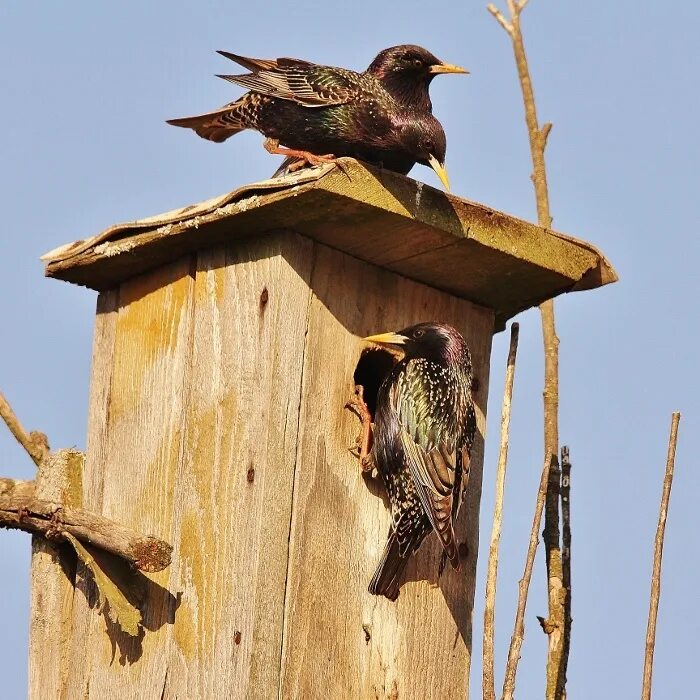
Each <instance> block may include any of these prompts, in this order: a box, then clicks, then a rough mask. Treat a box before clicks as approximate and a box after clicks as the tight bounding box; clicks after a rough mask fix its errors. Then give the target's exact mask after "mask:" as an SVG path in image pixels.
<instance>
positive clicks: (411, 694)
mask: <svg viewBox="0 0 700 700" xmlns="http://www.w3.org/2000/svg"><path fill="white" fill-rule="evenodd" d="M315 260H316V262H315V266H314V271H313V275H312V288H313V291H314V295H313V298H312V301H311V310H310V315H309V322H308V333H307V349H306V353H305V361H304V386H303V392H302V407H301V419H300V435H299V450H298V454H297V471H296V478H295V485H294V510H293V515H292V530H291V542H290V561H289V574H288V579H287V597H286V608H285V631H284V642H283V644H284V646H283V661H282V688H281V697H284V698H285V699H286V698H312V697H323V698H385V697H386V698H396V697H398V698H402V699H409V698H420V699H421V700H422V699H423V698H445V697H455V698H456V697H466V696H467V693H468V679H469V665H470V653H471V649H470V647H471V608H472V605H473V597H474V579H475V570H476V553H477V547H478V510H479V499H480V493H481V469H482V461H483V431H484V427H485V410H486V396H487V391H488V371H489V354H490V347H491V336H492V329H493V313H492V312H491V311H489V310H487V309H483V308H479V307H476V306H474V305H472V304H470V303H468V302H465V301H462V300H459V299H456V298H455V297H451V296H449V295H446V294H443V293H440V292H437V291H435V290H433V289H429V288H427V287H425V286H423V285H420V284H416V283H414V282H411V281H409V280H406V279H404V278H401V277H399V276H397V275H394V274H390V273H387V272H385V271H382V270H380V269H378V268H376V267H373V266H370V265H367V264H365V263H363V262H361V261H359V260H357V259H355V258H352V257H350V256H347V255H344V254H342V253H339V252H337V251H334V250H332V249H330V248H327V247H325V246H322V245H318V244H317V246H316V255H315ZM425 320H441V321H445V322H449V323H452V324H453V325H455V326H456V327H457V328H458V329H460V331H461V332H462V333H463V334H464V335H465V337H466V339H467V341H468V343H469V345H470V348H471V350H472V353H473V357H474V367H475V374H476V376H477V378H478V379H479V389H478V391H477V393H476V401H477V405H478V411H477V415H478V425H479V437H478V440H477V444H476V448H475V450H474V455H473V462H472V476H471V480H470V491H469V497H468V500H467V503H466V507H465V508H464V509H463V512H462V515H461V519H460V522H459V525H458V533H459V535H458V536H459V537H460V539H461V540H464V541H466V543H467V546H468V549H469V552H470V556H469V559H468V561H467V562H466V565H465V567H464V568H463V571H462V572H461V573H456V572H453V571H451V570H449V571H446V572H445V573H444V574H443V577H442V578H441V580H440V581H439V583H438V585H437V586H435V585H434V584H435V582H436V574H437V562H438V556H439V552H438V545H437V542H435V540H434V539H431V540H430V541H428V542H426V543H425V545H424V547H423V548H422V549H421V551H420V553H419V555H418V557H417V559H416V561H415V563H413V564H411V565H410V566H409V571H408V579H409V582H408V583H407V584H405V585H404V587H403V588H402V592H401V595H400V597H399V599H398V601H397V602H396V603H392V602H390V601H387V600H386V599H384V598H376V597H374V596H371V595H370V594H369V593H368V592H367V585H368V583H369V581H370V578H371V575H372V572H373V570H374V567H375V566H376V563H377V561H378V558H379V556H380V553H381V550H382V548H383V545H384V541H385V538H386V535H387V532H388V527H389V521H390V517H389V512H388V510H387V509H386V507H385V505H384V503H383V500H382V498H381V486H379V485H377V484H372V483H370V484H369V487H368V484H367V483H365V480H363V478H362V476H361V474H360V469H359V465H358V462H357V460H356V459H355V458H354V457H353V456H352V455H351V454H350V453H349V451H348V448H349V446H350V445H352V443H353V441H354V438H355V436H356V435H357V432H358V428H359V424H358V421H357V419H356V418H355V417H354V416H353V415H352V414H351V413H350V412H348V411H346V410H344V409H343V405H344V403H345V401H346V400H347V398H348V397H349V396H350V393H351V391H352V387H353V373H354V370H355V367H356V364H357V361H358V358H359V356H360V352H361V350H362V344H361V343H360V342H359V338H360V337H363V336H364V335H367V334H369V333H375V332H381V331H385V330H394V329H400V328H403V327H405V326H407V325H410V324H412V323H416V322H419V321H425ZM448 568H449V567H448ZM437 660H439V661H437Z"/></svg>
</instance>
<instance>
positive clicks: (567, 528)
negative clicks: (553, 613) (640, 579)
mask: <svg viewBox="0 0 700 700" xmlns="http://www.w3.org/2000/svg"><path fill="white" fill-rule="evenodd" d="M561 524H562V527H561V533H562V550H561V562H562V583H563V585H564V591H565V593H566V598H565V600H564V636H563V640H562V643H563V645H564V648H563V650H562V657H561V666H560V667H559V678H560V685H561V687H562V688H566V680H567V679H566V674H567V670H568V667H569V650H570V648H571V623H572V618H571V461H570V459H569V448H568V447H566V446H564V447H562V448H561Z"/></svg>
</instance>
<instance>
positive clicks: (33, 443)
mask: <svg viewBox="0 0 700 700" xmlns="http://www.w3.org/2000/svg"><path fill="white" fill-rule="evenodd" d="M0 416H2V419H3V420H4V421H5V423H6V424H7V427H8V428H9V429H10V432H11V433H12V434H13V435H14V436H15V439H16V440H17V442H19V444H20V445H22V447H24V449H25V450H26V451H27V453H28V454H29V456H30V457H31V458H32V459H33V460H34V464H36V466H37V467H38V466H39V465H40V464H41V461H42V460H43V459H44V458H45V457H46V455H47V454H48V453H49V442H48V440H47V439H46V435H44V433H40V432H38V431H32V432H31V433H28V432H27V431H26V430H25V429H24V428H23V427H22V424H21V423H20V422H19V418H17V415H16V414H15V412H14V411H13V410H12V407H11V406H10V404H9V403H8V401H7V399H6V398H5V397H4V396H3V395H2V393H0Z"/></svg>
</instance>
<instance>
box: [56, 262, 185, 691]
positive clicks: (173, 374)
mask: <svg viewBox="0 0 700 700" xmlns="http://www.w3.org/2000/svg"><path fill="white" fill-rule="evenodd" d="M192 267H193V261H192V259H191V258H189V257H187V258H182V259H180V260H178V261H176V262H174V263H171V264H169V265H166V266H164V267H162V268H160V269H159V270H157V271H155V272H153V273H151V274H149V275H144V276H142V277H136V278H134V279H132V280H129V281H128V282H125V283H124V284H123V285H122V286H121V287H120V289H119V290H118V293H117V295H116V297H113V298H112V299H111V300H110V299H107V298H105V300H104V301H105V304H106V305H107V303H108V302H110V301H111V306H109V305H108V306H107V308H106V309H105V313H104V314H102V315H103V316H104V318H103V319H102V323H98V324H97V325H96V328H95V351H96V353H100V354H98V355H96V356H95V358H94V361H93V376H92V382H91V402H90V418H89V435H88V449H89V450H90V454H89V458H88V460H87V464H86V478H85V483H86V489H85V506H86V507H87V508H89V509H90V510H94V511H95V512H98V513H100V512H101V513H102V514H103V515H105V516H107V517H110V518H113V519H115V520H118V521H119V522H121V523H123V524H124V525H126V526H128V527H131V528H133V529H135V530H137V531H139V532H142V533H144V534H153V535H155V536H157V537H161V538H162V539H165V540H166V541H169V542H173V541H174V537H173V535H174V532H173V492H174V489H175V483H176V476H177V473H178V470H179V465H180V458H181V454H182V450H183V444H184V441H183V435H184V425H185V404H186V393H187V377H188V373H189V366H190V352H191V337H192V307H193V291H194V277H193V275H192ZM115 301H117V304H116V306H115V305H114V302H115ZM98 318H100V315H99V314H98ZM103 354H104V356H103ZM107 358H109V359H107ZM174 556H177V554H174ZM114 568H115V569H118V566H117V567H114ZM171 568H172V567H171ZM78 574H79V577H80V582H79V585H78V589H77V590H76V593H75V600H76V606H75V608H74V616H73V633H72V638H71V641H72V649H71V664H70V674H69V677H68V680H67V683H66V688H65V692H64V697H67V698H71V699H72V698H86V697H92V698H102V697H119V698H142V697H160V693H161V690H162V688H163V685H164V683H165V679H166V676H167V667H168V649H169V639H170V638H171V632H172V631H171V626H172V625H171V622H172V620H173V619H174V615H175V608H176V606H177V598H176V595H175V594H174V593H171V592H170V590H169V586H170V585H171V582H170V579H171V573H170V569H168V570H166V571H163V572H160V573H158V574H153V575H151V576H150V577H148V578H147V577H146V576H143V575H142V574H139V573H138V572H129V571H121V572H117V571H115V572H114V576H115V577H118V578H120V579H121V581H122V585H123V588H124V589H126V590H125V593H127V597H129V598H130V599H131V600H132V601H133V602H134V603H136V604H138V605H139V606H140V607H141V609H142V613H143V630H142V632H141V634H140V635H139V636H137V637H130V636H128V635H126V634H124V633H122V632H121V631H120V630H119V629H117V627H116V626H115V625H114V624H113V623H111V622H109V621H108V620H107V619H106V618H105V617H103V616H101V615H98V613H97V611H96V610H95V609H92V608H94V606H95V604H96V600H95V597H96V596H95V590H94V586H93V585H92V583H91V580H90V577H89V576H88V575H87V574H86V573H85V572H84V571H81V569H80V568H79V570H78ZM136 662H138V663H136Z"/></svg>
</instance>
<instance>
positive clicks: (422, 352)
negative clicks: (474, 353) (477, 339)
mask: <svg viewBox="0 0 700 700" xmlns="http://www.w3.org/2000/svg"><path fill="white" fill-rule="evenodd" d="M364 340H365V341H367V342H371V343H378V344H379V345H388V346H390V347H396V348H399V349H400V350H402V351H403V352H404V356H405V358H406V359H414V358H419V357H422V358H426V359H429V360H436V361H438V362H449V361H457V362H460V361H463V360H464V359H465V358H468V355H469V351H468V350H467V345H466V343H465V342H464V338H462V336H461V335H460V333H459V332H458V331H457V330H456V329H455V328H453V327H452V326H448V325H447V324H446V323H418V324H416V325H415V326H409V327H408V328H404V329H403V330H400V331H397V332H394V333H380V334H379V335H370V336H367V337H366V338H364Z"/></svg>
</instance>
